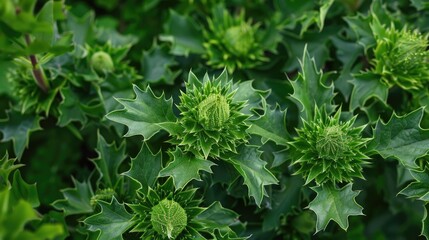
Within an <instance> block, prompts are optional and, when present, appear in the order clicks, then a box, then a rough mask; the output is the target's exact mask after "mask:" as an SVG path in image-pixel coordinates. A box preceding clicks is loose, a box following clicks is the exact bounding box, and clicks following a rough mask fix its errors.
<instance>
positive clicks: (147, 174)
mask: <svg viewBox="0 0 429 240" xmlns="http://www.w3.org/2000/svg"><path fill="white" fill-rule="evenodd" d="M161 163H162V154H161V152H158V153H156V154H153V153H152V152H151V151H150V149H149V147H148V146H147V145H146V144H145V143H144V144H143V145H142V148H141V149H140V152H139V153H138V154H137V156H136V157H135V158H133V159H131V168H130V170H128V171H127V172H124V173H122V175H125V176H128V177H130V178H132V179H133V180H135V181H137V182H138V183H139V184H140V187H141V188H142V191H143V192H147V191H148V187H152V188H153V185H154V183H155V181H156V179H157V177H158V174H159V171H160V170H161Z"/></svg>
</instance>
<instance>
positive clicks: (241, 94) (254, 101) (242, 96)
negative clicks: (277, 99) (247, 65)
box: [222, 70, 270, 115]
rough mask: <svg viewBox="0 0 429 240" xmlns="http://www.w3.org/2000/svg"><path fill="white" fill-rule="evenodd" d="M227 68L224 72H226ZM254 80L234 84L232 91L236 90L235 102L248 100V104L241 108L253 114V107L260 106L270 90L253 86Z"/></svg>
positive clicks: (243, 111) (242, 110)
mask: <svg viewBox="0 0 429 240" xmlns="http://www.w3.org/2000/svg"><path fill="white" fill-rule="evenodd" d="M224 72H225V70H224V71H223V72H222V73H224ZM226 81H227V80H226ZM252 83H253V82H252V81H244V82H240V83H238V84H234V85H233V86H232V89H231V90H232V91H236V92H235V94H234V98H233V101H234V102H246V105H245V106H244V107H243V108H242V109H241V112H242V113H244V114H249V115H253V112H252V109H253V108H258V107H259V104H260V103H261V101H262V99H263V98H265V97H267V96H268V94H269V92H270V91H269V90H266V91H262V90H257V89H255V88H253V86H252Z"/></svg>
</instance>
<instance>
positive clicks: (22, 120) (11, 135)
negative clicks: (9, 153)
mask: <svg viewBox="0 0 429 240" xmlns="http://www.w3.org/2000/svg"><path fill="white" fill-rule="evenodd" d="M6 114H7V116H8V117H7V118H6V119H0V132H2V133H3V138H2V140H1V141H2V142H5V141H9V140H12V142H13V149H14V152H15V155H16V156H17V157H18V159H19V158H21V156H22V153H23V152H24V149H25V147H26V146H27V145H28V139H29V137H30V134H31V133H32V132H34V131H37V130H41V127H40V125H39V122H40V117H39V116H37V115H23V114H21V113H19V112H16V111H8V112H7V113H6Z"/></svg>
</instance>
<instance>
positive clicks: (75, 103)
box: [58, 86, 87, 127]
mask: <svg viewBox="0 0 429 240" xmlns="http://www.w3.org/2000/svg"><path fill="white" fill-rule="evenodd" d="M60 93H61V97H62V99H63V100H62V102H61V103H60V105H59V106H58V111H59V112H60V116H59V117H58V125H59V126H60V127H64V126H66V125H68V124H69V123H70V122H73V121H77V122H79V123H81V124H82V125H84V124H85V123H86V121H87V117H86V115H85V113H84V111H83V110H82V108H81V99H80V98H79V97H78V96H77V95H76V94H75V93H74V92H73V91H72V90H71V89H70V87H69V86H68V87H63V88H61V90H60Z"/></svg>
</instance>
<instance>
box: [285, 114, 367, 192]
mask: <svg viewBox="0 0 429 240" xmlns="http://www.w3.org/2000/svg"><path fill="white" fill-rule="evenodd" d="M340 114H341V108H340V109H339V110H338V111H337V112H336V113H335V115H334V116H329V115H328V114H327V113H326V110H325V109H324V108H323V109H321V110H320V109H318V108H317V107H316V108H315V114H314V118H313V119H312V120H310V121H305V120H303V126H302V128H299V129H297V133H298V136H297V137H295V139H294V141H293V142H291V145H292V146H293V147H294V152H295V155H294V157H295V160H294V161H293V164H294V165H299V169H298V170H297V171H296V172H295V174H302V175H303V176H304V177H305V178H306V184H308V183H310V182H311V181H313V180H315V182H316V183H317V184H318V185H322V184H324V183H329V184H336V183H350V182H353V178H356V177H357V178H362V179H363V178H364V177H363V175H362V165H365V164H367V161H366V160H367V159H369V157H368V156H366V155H365V149H366V143H367V142H368V141H369V140H370V139H368V138H363V137H362V131H363V129H364V128H365V125H363V126H359V127H354V126H353V125H354V122H355V120H356V116H355V117H353V118H352V119H350V120H349V121H346V122H342V121H341V120H340Z"/></svg>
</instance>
